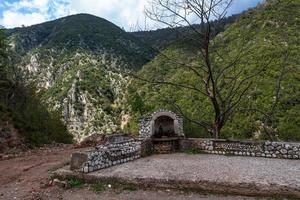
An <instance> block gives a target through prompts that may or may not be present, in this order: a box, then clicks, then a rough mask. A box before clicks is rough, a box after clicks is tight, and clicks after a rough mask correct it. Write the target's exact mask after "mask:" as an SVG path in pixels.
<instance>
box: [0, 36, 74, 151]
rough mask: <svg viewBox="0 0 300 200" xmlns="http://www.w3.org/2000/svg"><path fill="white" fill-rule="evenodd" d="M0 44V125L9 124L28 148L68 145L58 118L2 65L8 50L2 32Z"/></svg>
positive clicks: (69, 137) (68, 135)
mask: <svg viewBox="0 0 300 200" xmlns="http://www.w3.org/2000/svg"><path fill="white" fill-rule="evenodd" d="M0 45H1V46H0V52H1V53H0V56H1V63H0V65H1V66H0V67H1V68H0V69H1V70H0V91H1V92H0V126H4V125H5V124H7V123H11V124H12V125H13V126H14V127H15V128H16V129H17V130H18V132H19V133H20V135H21V137H23V138H22V139H24V140H25V143H26V145H27V146H29V147H36V146H41V145H43V144H48V143H53V142H60V143H71V142H72V136H71V135H70V134H69V133H68V132H67V130H66V127H65V125H64V124H63V123H62V121H61V119H60V115H58V114H57V113H54V112H49V111H48V110H47V108H46V107H45V106H44V105H43V104H42V103H41V101H40V98H39V97H38V95H37V94H36V92H35V91H36V89H35V88H33V87H30V86H29V85H27V86H26V87H25V86H24V83H23V82H21V81H20V80H17V78H16V77H18V75H19V74H18V73H19V72H18V71H17V70H15V71H14V74H12V73H11V71H12V70H11V69H13V67H14V66H10V65H9V63H8V62H6V58H7V57H8V56H7V55H8V52H7V51H8V49H7V47H6V43H5V40H4V36H3V35H2V33H1V35H0ZM8 66H9V67H8Z"/></svg>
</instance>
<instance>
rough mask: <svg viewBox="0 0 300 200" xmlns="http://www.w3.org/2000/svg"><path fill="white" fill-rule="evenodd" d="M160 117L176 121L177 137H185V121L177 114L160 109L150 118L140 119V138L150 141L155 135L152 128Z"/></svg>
mask: <svg viewBox="0 0 300 200" xmlns="http://www.w3.org/2000/svg"><path fill="white" fill-rule="evenodd" d="M159 116H169V117H170V118H172V119H173V120H174V126H175V127H174V128H175V129H176V132H177V135H178V136H179V137H184V133H183V119H182V118H181V117H180V116H179V115H177V114H176V113H174V112H172V111H169V110H165V109H160V110H158V111H155V112H154V113H152V114H151V115H150V116H147V117H142V118H140V119H139V125H140V131H139V136H140V138H143V139H149V138H151V137H152V135H153V132H154V131H153V130H152V128H153V127H152V126H153V124H154V121H155V120H156V118H157V117H159Z"/></svg>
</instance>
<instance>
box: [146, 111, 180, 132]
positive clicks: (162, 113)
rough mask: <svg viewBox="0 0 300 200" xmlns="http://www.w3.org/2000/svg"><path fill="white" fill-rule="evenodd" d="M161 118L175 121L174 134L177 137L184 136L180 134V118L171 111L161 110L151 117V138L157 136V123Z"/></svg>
mask: <svg viewBox="0 0 300 200" xmlns="http://www.w3.org/2000/svg"><path fill="white" fill-rule="evenodd" d="M160 117H169V118H170V119H172V120H173V126H174V133H175V134H176V135H177V136H182V134H181V133H180V129H179V117H178V116H177V115H176V114H175V113H173V112H171V111H167V110H160V111H158V112H154V113H153V114H152V116H151V121H150V137H153V136H154V134H155V122H156V120H157V119H159V118H160Z"/></svg>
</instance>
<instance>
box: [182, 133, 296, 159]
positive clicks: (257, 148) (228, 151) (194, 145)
mask: <svg viewBox="0 0 300 200" xmlns="http://www.w3.org/2000/svg"><path fill="white" fill-rule="evenodd" d="M188 149H199V150H202V151H203V152H206V153H211V154H221V155H237V156H255V157H266V158H285V159H300V143H289V142H269V141H231V140H221V139H219V140H216V139H194V138H190V139H184V140H181V141H180V150H181V151H186V150H188Z"/></svg>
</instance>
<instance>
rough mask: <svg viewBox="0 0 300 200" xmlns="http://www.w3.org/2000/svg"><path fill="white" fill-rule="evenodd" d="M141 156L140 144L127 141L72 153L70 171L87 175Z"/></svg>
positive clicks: (133, 140)
mask: <svg viewBox="0 0 300 200" xmlns="http://www.w3.org/2000/svg"><path fill="white" fill-rule="evenodd" d="M140 156H141V142H140V141H139V140H135V139H129V140H125V141H121V142H115V143H108V144H105V145H100V146H97V147H96V148H95V149H94V150H92V151H86V152H78V153H74V154H73V155H72V158H71V169H72V170H77V171H79V172H83V173H89V172H93V171H96V170H100V169H104V168H107V167H111V166H114V165H118V164H122V163H125V162H129V161H132V160H135V159H137V158H139V157H140Z"/></svg>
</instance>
